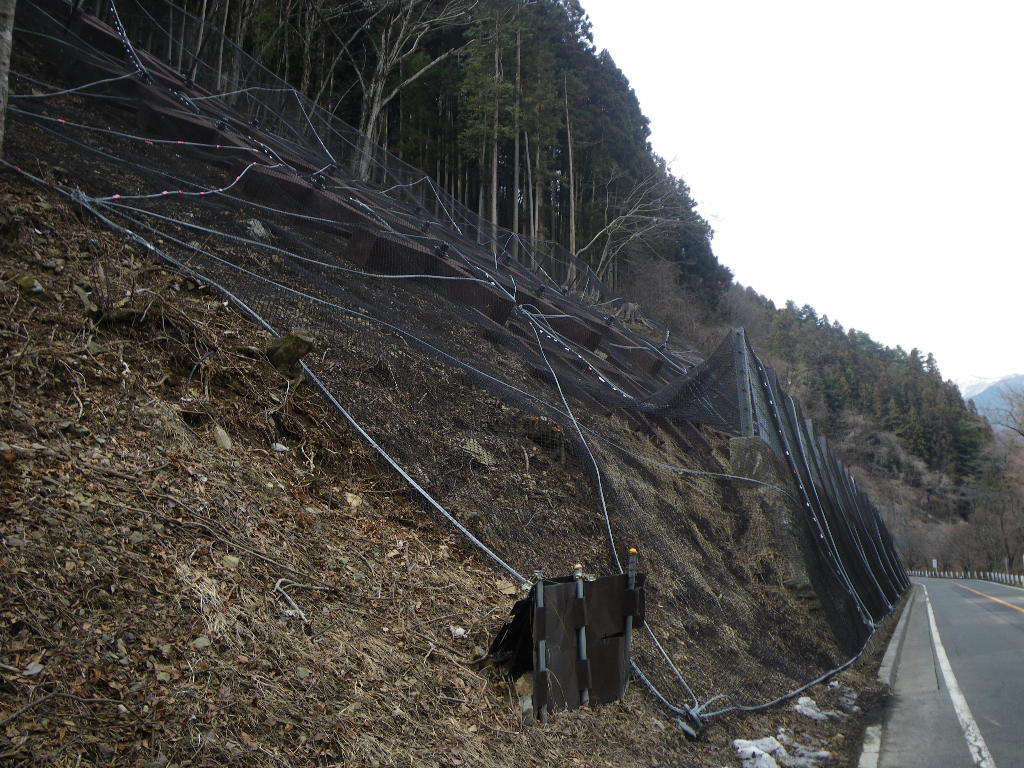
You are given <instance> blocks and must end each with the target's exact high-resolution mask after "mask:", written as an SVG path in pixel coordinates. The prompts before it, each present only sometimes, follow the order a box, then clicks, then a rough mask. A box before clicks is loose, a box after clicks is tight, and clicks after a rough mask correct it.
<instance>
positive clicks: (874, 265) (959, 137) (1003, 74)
mask: <svg viewBox="0 0 1024 768" xmlns="http://www.w3.org/2000/svg"><path fill="white" fill-rule="evenodd" d="M582 2H583V5H584V7H585V9H586V10H587V12H588V13H589V15H590V18H591V21H592V22H593V32H594V39H595V42H596V43H597V45H598V47H599V48H607V49H608V50H609V51H610V52H611V54H612V57H613V58H614V59H615V61H616V63H617V64H618V65H619V67H620V68H621V69H622V70H623V72H624V73H625V74H626V76H627V77H628V78H629V80H630V82H631V83H632V85H633V87H634V89H635V90H636V93H637V96H638V97H639V99H640V104H641V106H642V108H643V110H644V113H645V114H646V115H647V116H648V117H649V118H650V119H651V129H652V137H651V140H652V143H653V146H654V149H655V151H656V152H658V154H660V155H662V156H664V157H665V158H666V159H667V160H669V161H670V162H671V166H672V169H673V170H674V172H675V173H676V174H677V175H678V176H681V177H682V178H683V179H685V180H686V182H687V183H688V184H689V185H690V188H691V191H692V193H693V196H694V198H695V199H696V200H697V201H698V203H699V205H700V211H701V213H702V214H703V215H704V216H705V217H706V218H707V219H708V220H709V221H710V222H711V224H712V226H713V227H714V229H715V239H714V249H715V253H716V254H717V255H718V258H719V260H720V261H722V263H724V264H725V265H726V266H728V267H730V268H731V269H732V270H733V272H734V274H735V276H736V279H737V280H738V281H739V282H741V283H743V284H744V285H749V286H751V287H753V288H754V289H755V290H757V291H758V292H759V293H761V294H763V295H766V296H768V297H769V298H771V299H773V300H774V301H775V302H776V304H777V305H781V304H782V303H784V302H785V301H786V300H787V299H793V300H794V301H796V302H797V304H800V305H803V304H805V303H808V304H811V305H813V306H814V307H815V308H816V309H817V310H818V312H819V314H827V315H828V316H829V318H830V319H832V320H839V321H840V322H841V323H842V324H843V326H844V327H845V328H847V329H849V328H851V327H853V328H858V329H860V330H864V331H867V332H868V333H870V334H871V336H872V337H873V338H875V339H876V340H878V341H881V342H882V343H885V344H888V345H889V346H896V345H897V344H898V345H900V346H902V347H903V348H904V349H907V350H909V349H911V348H913V347H918V348H919V349H921V350H922V351H923V352H933V353H934V354H935V356H936V358H937V359H938V361H939V366H940V368H941V370H942V372H943V375H944V376H945V377H946V378H953V379H956V380H958V381H962V380H965V379H968V378H970V377H986V378H996V377H1000V376H1003V375H1006V374H1010V373H1022V372H1024V343H1022V342H1021V340H1020V338H1019V336H1018V333H1017V330H1018V328H1019V327H1020V325H1021V318H1022V314H1024V313H1022V311H1021V304H1022V298H1024V258H1022V256H1024V232H1022V228H1024V221H1022V219H1024V42H1022V34H1024V23H1022V22H1024V3H1022V2H1020V0H1016V1H1015V2H994V1H989V0H975V1H974V2H968V1H967V0H961V1H960V2H945V1H944V0H929V1H928V2H918V1H911V0H887V1H886V2H878V1H876V0H858V2H856V3H853V2H845V3H841V2H832V1H830V0H808V1H806V2H795V1H792V0H775V1H774V2H764V1H763V0H761V1H755V0H745V1H741V0H677V1H676V2H671V1H670V0H628V2H627V1H626V0H582Z"/></svg>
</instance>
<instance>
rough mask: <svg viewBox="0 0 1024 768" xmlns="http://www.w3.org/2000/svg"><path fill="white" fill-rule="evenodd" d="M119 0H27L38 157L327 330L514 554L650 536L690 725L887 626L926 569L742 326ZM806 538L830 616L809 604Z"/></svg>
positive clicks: (471, 514)
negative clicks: (574, 246)
mask: <svg viewBox="0 0 1024 768" xmlns="http://www.w3.org/2000/svg"><path fill="white" fill-rule="evenodd" d="M98 5H99V11H100V14H99V16H98V17H97V16H92V15H88V14H85V13H81V12H78V13H72V6H71V5H70V4H68V3H67V2H64V0H22V2H20V3H19V7H18V16H17V22H16V29H15V56H14V61H13V66H12V83H11V85H12V97H11V103H10V110H9V119H10V120H11V121H12V123H13V125H12V128H11V130H10V132H9V137H8V146H7V156H8V158H9V162H10V163H11V164H12V165H13V166H14V167H16V168H17V169H18V170H19V171H21V172H22V173H24V174H25V175H29V176H31V177H32V178H35V179H36V180H37V181H42V182H44V183H48V184H50V186H52V187H53V188H55V189H57V190H58V191H61V192H63V193H64V194H67V195H69V196H70V197H72V198H73V199H74V201H75V203H76V204H77V205H78V206H80V207H81V209H82V210H84V211H89V212H91V213H93V214H94V215H96V216H97V217H99V218H100V219H101V220H102V221H104V222H105V223H106V224H107V225H108V226H111V227H113V228H115V229H117V230H119V231H121V232H123V233H125V235H126V236H128V237H130V238H132V239H133V240H135V241H136V242H138V243H139V244H140V245H142V246H143V247H145V248H147V249H149V250H150V251H151V252H153V253H154V255H157V256H159V257H160V258H162V259H164V260H166V261H167V262H169V263H171V264H172V265H174V266H175V267H176V268H178V269H180V270H182V271H184V272H185V273H186V274H187V275H190V276H192V277H193V278H194V279H195V280H197V281H200V282H205V283H209V284H212V285H214V286H216V287H217V288H219V289H220V290H222V291H224V292H225V293H226V294H227V295H228V296H229V297H230V298H231V299H232V300H233V301H234V302H235V303H236V304H237V305H238V306H239V307H241V308H242V309H243V310H244V311H245V312H246V313H248V314H249V315H250V316H251V317H252V318H253V319H254V320H255V321H256V322H258V323H260V324H261V325H263V326H264V327H265V328H266V329H267V330H268V331H270V332H272V333H283V332H285V331H287V330H289V329H291V328H295V327H302V328H305V329H307V330H309V331H311V332H312V333H313V334H314V336H315V337H316V338H317V339H318V348H317V350H316V352H315V354H314V356H313V357H312V359H310V361H309V362H308V368H307V372H308V375H309V378H310V379H311V381H312V382H313V383H314V384H315V385H316V386H318V387H320V388H321V389H322V391H323V392H324V394H325V396H326V397H328V398H329V399H330V401H331V402H332V403H333V404H334V405H335V406H336V407H337V409H338V411H339V413H340V414H341V415H342V416H343V417H344V418H345V419H347V420H348V422H349V423H350V424H351V425H352V427H353V428H354V429H356V430H357V431H359V432H360V433H361V434H362V435H363V436H364V437H365V438H366V439H367V440H369V441H370V442H371V443H372V444H373V445H374V447H375V448H377V449H378V450H379V451H380V452H381V454H382V456H384V458H385V460H386V461H387V462H388V463H389V464H391V466H393V467H394V468H395V469H396V471H398V472H400V473H401V475H402V476H403V477H404V478H405V480H407V481H408V483H409V484H410V487H411V488H413V489H414V490H415V492H416V493H417V494H418V495H420V496H421V497H422V498H423V499H424V500H425V502H426V504H427V506H428V508H429V509H430V510H433V513H435V514H436V515H438V516H440V517H443V518H444V519H447V520H448V521H449V522H451V523H452V524H454V525H456V526H457V527H458V528H459V529H460V530H461V531H463V533H464V534H465V535H466V536H468V537H469V538H470V539H471V541H472V542H473V543H475V544H476V545H477V546H479V547H481V548H482V549H484V551H485V552H486V553H487V554H488V555H489V556H491V557H492V558H494V559H495V560H496V561H497V562H498V563H499V564H500V565H501V566H502V567H504V568H505V569H507V570H508V571H509V572H510V573H511V574H512V575H513V576H514V577H516V578H518V579H520V580H522V579H527V578H529V577H530V576H531V575H532V574H533V573H534V572H535V571H538V570H540V571H544V572H545V573H547V574H549V575H558V574H561V573H565V572H568V570H569V569H570V567H571V565H572V563H574V562H576V561H582V562H584V563H585V564H586V567H587V569H588V571H592V572H597V573H608V572H615V571H621V570H622V563H621V562H620V559H619V558H620V553H622V552H624V551H625V549H626V548H627V547H629V546H633V545H635V546H638V547H639V548H640V551H641V557H642V558H643V561H644V562H643V568H644V570H646V571H647V572H648V574H649V581H648V585H649V587H648V589H649V598H648V612H647V614H648V629H647V630H646V632H644V633H640V634H638V636H637V642H636V645H635V648H634V651H635V668H634V669H635V671H636V673H637V676H638V677H639V679H640V680H641V681H642V682H643V683H644V684H645V685H646V686H647V687H648V688H649V689H650V690H651V692H652V693H653V694H654V695H655V696H656V697H658V698H659V699H660V700H661V702H662V703H663V704H665V705H666V706H668V707H670V708H671V709H672V710H673V711H675V712H677V713H678V714H680V715H683V716H684V717H686V718H687V719H688V721H689V723H690V724H691V725H698V724H699V719H700V717H701V716H707V715H714V714H720V713H722V712H727V711H731V710H733V709H736V708H741V709H742V708H749V707H751V706H760V705H758V704H752V705H751V704H748V703H747V702H765V701H768V702H769V703H771V702H770V701H769V700H774V699H776V698H777V697H779V696H780V695H786V694H787V692H788V693H789V694H792V693H795V692H796V690H798V689H799V687H800V686H803V685H804V684H806V683H808V682H810V681H813V680H814V679H817V678H819V677H820V676H822V675H823V674H828V673H829V671H833V670H834V669H835V668H836V667H838V666H839V665H840V662H841V661H842V660H843V659H848V658H849V657H850V656H851V655H852V654H854V653H855V652H857V650H858V649H859V648H861V647H862V646H863V644H864V642H865V640H866V639H867V638H868V637H869V636H870V634H871V633H872V631H873V629H874V627H875V626H876V625H877V623H878V622H879V621H880V620H881V619H882V618H883V617H884V616H885V615H886V614H887V613H888V612H889V611H890V610H891V608H892V606H893V605H894V603H895V602H896V600H897V598H898V597H899V596H900V595H901V594H902V593H903V591H904V590H905V589H906V587H907V585H908V580H907V575H906V572H905V570H904V568H903V566H902V564H901V562H900V561H899V558H898V557H897V555H896V553H895V550H894V548H893V545H892V541H891V539H890V537H889V535H888V532H887V531H886V529H885V527H884V525H883V523H882V521H881V519H880V517H879V515H878V513H877V511H876V510H875V509H874V507H873V506H872V505H871V503H870V501H869V500H868V499H867V497H866V496H865V495H864V494H863V493H862V492H860V491H859V490H858V489H857V487H856V485H855V483H854V482H853V480H852V478H851V477H850V475H849V473H848V472H847V471H846V470H845V468H844V467H843V466H842V464H841V463H840V462H838V461H837V460H836V459H835V457H834V456H833V455H832V453H831V452H830V451H829V449H828V446H827V444H826V442H825V440H824V438H822V437H820V436H818V435H816V434H815V431H814V428H813V425H811V423H810V422H809V421H807V420H805V419H804V418H803V417H802V415H801V412H800V407H799V404H798V403H797V402H796V401H795V400H793V399H792V398H791V397H789V396H788V395H787V394H786V393H784V392H783V391H782V390H781V389H780V387H779V386H778V382H777V381H776V379H775V376H774V374H773V372H772V371H771V370H770V369H768V368H766V367H765V366H764V365H762V364H761V362H760V361H759V360H758V358H757V357H756V355H755V354H754V352H753V351H752V350H751V349H750V347H749V345H748V344H747V341H746V339H745V336H744V334H743V333H742V331H735V332H733V333H732V334H730V335H729V336H728V338H726V339H725V340H724V341H723V343H722V344H721V345H720V346H719V348H718V349H717V350H716V351H715V352H714V353H713V354H712V355H711V356H710V357H708V358H707V359H706V360H701V359H700V358H699V357H698V356H697V355H696V354H695V353H694V352H693V351H692V350H690V349H687V348H684V347H681V346H679V345H677V344H676V343H675V342H672V343H670V342H669V339H668V335H667V333H666V332H665V331H664V329H663V328H662V327H660V326H657V325H656V324H654V323H652V322H651V321H649V320H642V321H639V322H637V321H635V319H634V318H632V317H625V316H624V315H623V316H622V317H620V315H619V314H617V313H620V312H621V310H623V308H624V307H625V306H626V305H627V304H628V300H627V299H626V298H625V297H623V296H620V295H617V294H615V293H614V292H612V291H610V290H608V288H607V287H606V286H605V285H604V284H603V283H601V281H600V280H598V279H597V277H596V276H595V275H594V274H593V272H592V271H591V270H590V268H589V267H587V265H585V264H584V263H582V262H581V261H579V260H578V259H576V258H575V257H574V256H572V255H571V254H569V253H567V252H566V251H564V250H563V249H561V248H559V247H558V246H556V245H554V244H552V243H547V242H538V241H534V240H530V239H528V238H525V237H523V236H521V235H516V234H514V233H511V232H508V231H507V230H503V229H500V228H494V227H492V226H491V225H490V223H488V222H485V221H482V220H480V219H479V218H478V217H477V216H476V215H475V214H474V213H473V212H472V211H470V210H469V209H468V208H467V207H466V206H464V205H463V204H462V203H460V202H459V201H457V200H456V199H454V198H453V197H452V196H451V195H450V194H448V193H447V192H445V191H443V190H442V189H440V188H439V185H438V184H437V183H436V182H435V181H434V180H432V179H431V178H429V177H428V176H426V175H425V174H423V173H422V172H420V171H417V170H416V169H414V168H412V167H410V166H408V165H406V164H404V163H402V162H401V161H400V160H398V159H397V158H395V157H393V156H391V155H389V154H388V153H387V152H386V151H384V150H383V149H381V148H380V147H377V146H372V145H370V144H369V143H368V142H367V141H366V140H365V137H362V136H360V135H359V134H358V132H357V131H355V130H354V129H353V128H351V127H350V126H348V125H346V124H345V123H343V122H342V121H340V120H338V119H337V118H335V117H333V116H332V115H330V114H329V113H327V112H325V111H324V110H322V109H320V108H319V107H317V106H316V105H315V104H313V103H312V102H310V101H309V100H308V99H306V98H305V97H303V96H302V95H300V94H298V93H297V92H296V91H295V90H294V89H293V88H291V87H289V86H288V85H287V84H286V83H284V82H283V81H281V80H279V79H277V78H276V77H274V76H273V75H272V74H271V73H270V72H268V71H267V70H265V69H264V68H262V67H261V66H260V65H259V64H257V63H256V62H255V61H254V60H253V59H251V58H250V57H249V56H247V55H246V54H245V53H244V52H243V51H242V50H241V49H239V48H238V47H236V46H235V45H234V44H232V42H231V41H230V40H228V39H226V38H225V37H223V36H222V35H220V33H219V32H217V31H216V30H213V29H210V28H208V27H206V28H204V27H203V26H202V25H200V23H199V22H198V20H196V19H195V18H193V17H191V16H189V15H188V14H187V13H185V12H184V11H183V10H182V9H180V8H178V7H176V6H174V5H172V4H170V3H167V2H164V0H151V1H149V0H147V1H146V2H141V1H139V0H122V2H118V3H116V5H115V3H113V2H110V3H100V4H98ZM513 244H514V247H513ZM128 298H129V299H130V298H131V297H128ZM228 346H229V342H228V341H227V340H226V341H225V349H227V348H228ZM223 351H224V350H220V349H208V350H195V352H194V354H195V357H196V359H195V365H196V366H198V367H201V366H203V365H215V364H216V355H217V353H218V352H223ZM696 425H708V426H709V427H714V428H715V430H716V431H712V430H707V429H704V428H701V427H699V426H696ZM722 432H724V433H728V434H730V435H734V436H737V437H748V438H751V439H753V438H760V439H761V440H763V441H764V443H766V444H767V445H768V446H770V448H771V451H772V452H773V453H774V458H773V459H771V461H772V462H774V463H775V464H776V465H777V467H776V469H777V471H775V473H774V474H768V475H765V476H763V477H762V476H760V475H754V476H751V477H740V476H737V475H735V474H730V473H729V472H724V471H723V470H722V466H723V458H724V457H723V456H722V451H728V450H729V447H728V445H727V441H726V440H725V438H723V437H722V436H721V433H722ZM769 455H771V454H769ZM779 478H788V479H782V480H780V479H779ZM723 542H729V547H728V548H727V549H725V550H723V546H722V543H723ZM780 552H782V553H788V555H789V556H788V557H785V558H784V557H782V556H781V555H780ZM794 563H796V564H798V565H794ZM800 564H803V565H800ZM794 568H795V569H796V570H797V571H800V570H801V568H803V569H804V570H805V571H806V572H805V573H804V574H803V579H804V583H805V584H809V585H811V587H812V588H811V591H812V592H813V593H814V595H815V599H816V601H817V603H816V604H817V605H820V606H822V607H823V608H824V610H823V611H821V612H819V613H815V614H814V616H816V617H817V618H814V619H812V623H813V622H814V621H818V622H819V623H820V626H818V625H815V626H805V627H800V626H798V625H797V624H796V623H795V621H794V618H793V617H794V615H795V613H794V612H795V611H797V610H798V609H799V611H801V613H800V614H799V615H800V616H805V615H806V613H804V612H803V611H805V610H806V606H805V605H803V604H802V603H801V602H800V599H799V598H798V597H794V590H792V589H790V588H789V587H787V586H785V585H784V584H783V582H784V581H786V580H789V581H792V580H793V579H794V578H795V579H796V581H800V579H799V578H797V577H799V576H800V574H799V573H797V574H795V575H794V573H793V570H794ZM820 613H824V617H821V616H820ZM826 623H827V624H829V625H831V629H832V631H833V634H834V636H835V637H836V639H837V644H831V643H829V642H827V641H826V640H824V639H823V638H824V636H825V635H826V634H827V633H823V632H821V631H820V630H821V629H823V628H824V627H825V625H826ZM723 698H726V699H728V701H725V702H722V701H721V699H723ZM712 702H719V703H718V704H717V706H718V707H719V708H718V709H717V710H716V711H715V712H708V710H709V709H712V708H713V705H712Z"/></svg>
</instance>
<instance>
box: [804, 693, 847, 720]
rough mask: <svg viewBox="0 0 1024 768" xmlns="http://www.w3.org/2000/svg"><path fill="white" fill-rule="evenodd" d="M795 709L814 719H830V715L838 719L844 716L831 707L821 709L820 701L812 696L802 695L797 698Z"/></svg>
mask: <svg viewBox="0 0 1024 768" xmlns="http://www.w3.org/2000/svg"><path fill="white" fill-rule="evenodd" d="M793 709H795V710H796V711H797V712H798V713H799V714H801V715H804V716H805V717H809V718H811V719H812V720H828V719H829V718H830V717H834V718H836V719H838V718H840V717H842V716H843V715H842V713H841V712H835V711H833V710H831V709H826V710H822V709H819V708H818V703H817V702H816V701H815V700H814V699H812V698H811V697H810V696H801V697H800V698H799V699H797V700H796V704H794V705H793Z"/></svg>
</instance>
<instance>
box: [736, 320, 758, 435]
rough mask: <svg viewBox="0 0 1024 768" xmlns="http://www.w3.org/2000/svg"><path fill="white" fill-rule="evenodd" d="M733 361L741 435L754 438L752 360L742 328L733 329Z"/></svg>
mask: <svg viewBox="0 0 1024 768" xmlns="http://www.w3.org/2000/svg"><path fill="white" fill-rule="evenodd" d="M732 344H733V360H734V361H735V365H736V397H737V400H738V402H737V406H738V407H739V412H740V434H741V435H743V437H752V436H753V435H754V434H755V429H754V406H753V402H752V400H751V397H752V395H751V392H750V360H749V359H748V357H747V337H746V334H745V333H744V332H743V329H742V328H733V329H732Z"/></svg>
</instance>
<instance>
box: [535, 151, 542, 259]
mask: <svg viewBox="0 0 1024 768" xmlns="http://www.w3.org/2000/svg"><path fill="white" fill-rule="evenodd" d="M534 154H535V156H536V160H535V161H534V164H533V168H534V171H535V173H534V176H533V187H534V195H533V202H534V206H535V207H534V209H533V236H534V237H536V238H537V239H542V238H543V237H544V231H543V230H542V229H541V226H540V208H541V203H542V202H543V201H544V183H543V181H542V180H541V178H540V144H538V145H537V148H536V149H535V150H534Z"/></svg>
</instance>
